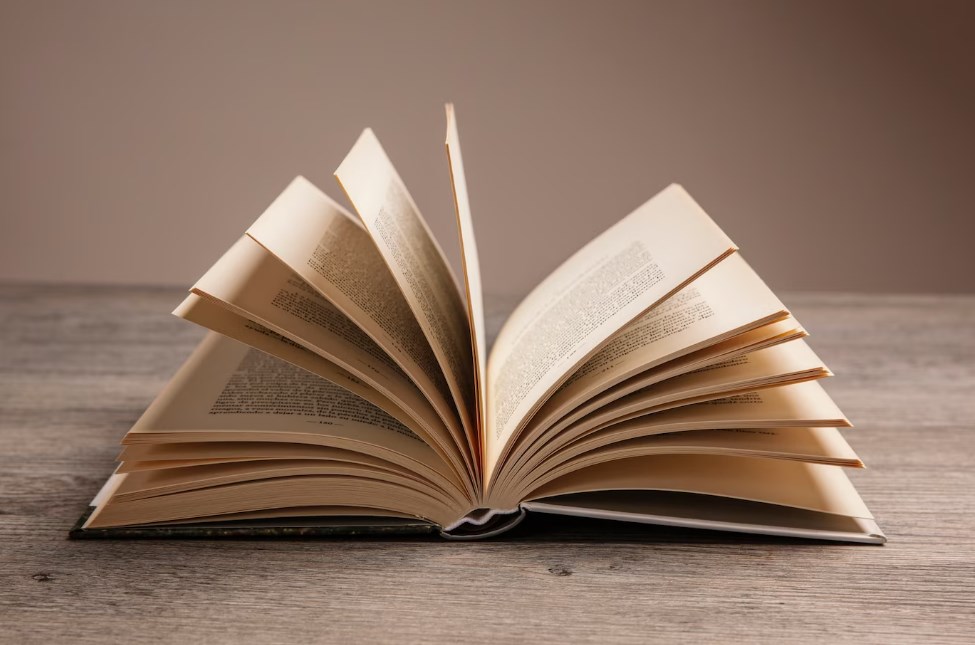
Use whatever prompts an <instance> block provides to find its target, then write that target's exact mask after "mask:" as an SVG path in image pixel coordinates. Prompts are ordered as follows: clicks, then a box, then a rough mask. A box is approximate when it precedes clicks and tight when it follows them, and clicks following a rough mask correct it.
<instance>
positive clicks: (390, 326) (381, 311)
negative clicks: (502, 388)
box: [247, 177, 469, 454]
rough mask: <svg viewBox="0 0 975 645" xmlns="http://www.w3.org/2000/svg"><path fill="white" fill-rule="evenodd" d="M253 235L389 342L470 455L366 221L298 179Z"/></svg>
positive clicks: (443, 385) (442, 382) (383, 343)
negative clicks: (365, 223) (365, 227)
mask: <svg viewBox="0 0 975 645" xmlns="http://www.w3.org/2000/svg"><path fill="white" fill-rule="evenodd" d="M247 235H248V236H250V237H251V238H253V239H254V240H255V241H257V242H258V243H259V244H261V246H263V247H264V248H266V249H267V250H268V251H270V252H271V253H272V254H273V255H274V256H275V257H277V258H278V259H279V260H280V261H281V262H283V263H284V264H285V265H286V266H287V267H288V268H289V269H291V270H292V271H294V272H295V273H296V274H298V275H299V276H301V278H302V279H303V280H305V282H307V283H308V284H310V285H311V286H312V287H314V288H315V289H316V290H317V291H318V292H319V293H320V294H322V295H323V296H324V297H325V298H326V299H328V301H329V302H331V303H333V304H334V305H335V306H336V307H338V309H339V310H340V311H342V312H343V313H344V314H345V315H346V316H348V317H349V318H350V319H351V320H353V321H354V322H355V323H356V325H358V326H359V327H360V328H361V329H362V330H363V331H364V332H365V333H366V334H368V335H369V336H370V337H371V338H372V339H373V340H374V341H375V342H376V343H377V344H378V345H379V346H380V347H382V349H383V351H385V352H386V353H387V354H388V355H389V356H390V357H391V358H392V359H393V360H394V361H395V362H396V363H397V364H398V365H399V366H400V367H401V368H402V369H403V371H404V372H406V373H407V374H408V375H409V377H410V379H411V380H412V381H413V382H414V383H416V385H417V387H418V388H419V389H420V391H421V392H423V394H424V396H426V398H427V399H428V400H429V401H430V404H431V405H432V406H433V408H434V409H435V410H436V411H437V414H438V415H439V416H440V418H441V420H442V421H443V424H444V425H446V427H447V428H448V429H450V430H451V434H452V435H453V436H454V437H455V441H456V443H457V444H458V445H459V446H461V447H462V448H463V452H464V453H465V454H466V453H467V452H469V450H468V447H467V443H468V442H467V439H466V438H465V436H464V430H463V426H462V425H461V422H460V417H459V416H458V414H457V412H456V410H455V409H454V404H453V401H452V396H451V394H450V388H449V387H448V386H447V381H446V379H445V378H444V375H443V373H442V372H441V370H440V366H439V364H438V363H437V358H436V356H434V354H433V350H432V349H431V348H430V345H429V344H428V343H427V340H426V338H425V337H424V335H423V330H421V329H420V325H419V323H418V322H417V321H416V318H415V317H414V316H413V312H412V311H411V310H410V306H409V304H408V303H407V302H406V299H405V298H404V297H403V294H402V293H401V292H400V289H399V286H398V285H397V284H396V281H395V280H394V279H393V276H392V275H391V274H390V272H389V269H388V268H387V267H386V264H385V262H384V261H383V258H382V256H381V255H380V254H379V251H378V249H377V248H376V245H375V244H374V243H373V241H372V238H371V237H370V236H369V233H367V232H366V230H365V229H364V228H363V226H362V223H361V222H360V221H359V220H358V218H356V217H355V216H354V215H353V214H352V213H349V212H348V211H347V210H345V209H344V208H342V207H341V206H340V205H338V204H337V203H335V202H334V201H332V200H331V199H330V198H329V197H328V196H327V195H325V193H323V192H322V191H320V190H319V189H318V188H316V187H315V186H314V185H312V184H311V182H309V181H308V180H306V179H304V178H303V177H298V178H296V179H295V180H294V181H292V182H291V184H290V185H289V186H288V187H287V189H285V191H284V192H282V193H281V195H280V196H279V197H278V198H277V199H276V200H275V201H274V203H272V204H271V205H270V206H269V207H268V208H267V210H266V211H265V212H264V213H263V214H262V215H261V216H260V218H258V220H257V221H256V222H254V224H252V225H251V227H250V228H248V229H247Z"/></svg>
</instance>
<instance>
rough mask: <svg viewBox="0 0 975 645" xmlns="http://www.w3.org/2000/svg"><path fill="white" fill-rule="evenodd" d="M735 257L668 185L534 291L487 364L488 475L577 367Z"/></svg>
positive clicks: (723, 237)
mask: <svg viewBox="0 0 975 645" xmlns="http://www.w3.org/2000/svg"><path fill="white" fill-rule="evenodd" d="M734 250H735V245H734V244H733V243H732V242H731V240H730V239H728V237H727V236H726V235H725V234H724V233H722V232H721V229H719V228H718V227H717V225H715V224H714V222H712V221H711V218H710V217H708V215H707V213H705V212H704V211H703V210H702V209H701V208H700V206H698V205H697V203H696V202H694V200H693V199H691V197H690V195H688V194H687V192H686V191H685V190H684V189H683V188H681V187H680V186H677V185H672V186H670V187H668V188H667V189H665V190H664V191H662V192H661V193H659V194H658V195H657V196H655V197H654V198H653V199H651V200H650V201H648V202H647V203H645V204H644V205H643V206H641V207H640V208H638V209H637V210H636V211H634V212H633V213H631V214H630V215H628V216H627V217H625V218H624V219H623V220H621V221H620V222H619V223H617V224H616V225H614V226H613V227H611V228H610V229H609V230H607V231H606V232H604V233H602V234H601V235H600V236H599V237H597V238H596V239H594V240H593V241H592V242H590V243H589V244H587V245H586V246H584V247H583V248H582V249H581V250H580V251H578V252H577V253H576V254H575V255H573V256H572V257H571V258H569V259H568V260H567V261H566V262H564V263H563V264H562V266H560V267H559V268H558V269H556V270H555V271H554V272H553V273H552V274H551V275H550V276H549V277H548V278H546V279H545V280H544V281H543V282H542V283H541V284H540V285H539V286H538V287H536V288H535V290H534V291H532V293H531V294H529V296H528V297H527V298H525V300H524V301H522V303H521V304H520V305H519V306H518V308H517V309H515V311H514V313H513V314H512V315H511V318H509V319H508V321H507V322H506V323H505V325H504V327H503V328H502V329H501V332H500V334H499V335H498V338H497V340H496V341H495V344H494V348H493V349H492V351H491V356H490V359H489V361H488V414H487V421H488V432H487V455H486V475H487V477H488V478H489V479H490V477H491V476H492V473H493V472H494V470H495V468H496V465H497V463H498V462H499V461H500V459H501V457H502V453H503V452H505V451H506V449H507V447H508V446H510V444H511V440H512V438H513V437H515V436H516V435H517V432H518V431H519V430H520V429H521V428H522V427H523V425H524V422H525V420H526V419H528V418H529V417H530V415H531V414H532V412H533V411H534V410H535V409H537V408H538V406H539V405H541V403H543V402H544V401H545V400H546V399H547V397H548V395H549V394H550V393H551V392H552V391H553V390H554V389H555V388H557V387H558V386H559V385H560V384H561V383H562V382H563V381H564V380H565V379H566V378H568V376H569V375H570V374H571V373H572V372H573V371H574V369H575V368H576V367H577V366H578V365H580V364H581V363H583V362H584V361H585V360H587V359H588V358H589V357H590V356H591V355H592V354H593V353H594V352H596V351H597V350H598V349H599V348H600V347H602V346H603V345H604V344H605V343H606V342H607V341H608V340H609V339H610V338H611V337H612V336H613V334H615V333H616V332H618V331H619V330H620V329H622V328H623V327H624V326H626V325H627V324H628V323H630V322H632V321H633V320H635V319H636V318H638V317H639V316H641V315H643V314H644V313H645V312H646V311H648V310H649V309H650V308H651V307H653V306H655V305H657V304H658V303H660V302H662V301H663V300H664V299H666V298H667V297H669V296H670V295H671V294H673V293H675V292H676V291H678V290H680V289H681V288H683V287H684V286H685V285H686V284H688V283H689V282H690V281H691V280H693V279H694V278H696V277H697V276H698V275H700V274H701V273H702V272H704V271H706V270H707V269H708V268H710V267H711V266H713V265H714V264H715V263H717V262H718V261H720V260H721V259H723V258H725V257H727V256H728V255H729V254H730V253H732V252H734Z"/></svg>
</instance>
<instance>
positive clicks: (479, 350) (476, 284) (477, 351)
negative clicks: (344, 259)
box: [446, 103, 487, 446]
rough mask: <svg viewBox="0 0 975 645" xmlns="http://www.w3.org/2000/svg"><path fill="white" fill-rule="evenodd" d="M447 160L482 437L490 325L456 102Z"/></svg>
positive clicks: (449, 107) (449, 110)
mask: <svg viewBox="0 0 975 645" xmlns="http://www.w3.org/2000/svg"><path fill="white" fill-rule="evenodd" d="M446 145H447V161H448V163H449V164H450V180H451V183H452V185H453V189H454V206H455V208H456V211H457V231H458V233H459V235H460V252H461V258H462V260H463V262H464V283H465V285H466V292H467V314H468V318H469V319H470V326H471V338H472V341H473V342H472V347H473V352H474V382H475V386H476V394H477V415H476V419H477V424H476V425H477V429H478V432H479V434H480V435H481V439H482V446H483V431H484V410H485V408H486V407H487V329H486V327H485V323H484V295H483V292H482V290H481V264H480V259H479V258H478V255H477V242H476V240H475V239H474V220H473V218H472V216H471V205H470V198H469V197H468V193H467V177H466V175H465V174H464V160H463V157H462V156H461V151H460V134H459V133H458V131H457V118H456V115H455V114H454V106H453V104H450V103H448V104H447V144H446Z"/></svg>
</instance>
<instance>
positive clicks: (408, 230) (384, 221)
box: [335, 129, 479, 445]
mask: <svg viewBox="0 0 975 645" xmlns="http://www.w3.org/2000/svg"><path fill="white" fill-rule="evenodd" d="M335 177H336V179H338V181H339V183H340V184H341V185H342V188H343V189H344V190H345V192H346V194H347V195H348V196H349V199H350V200H351V201H352V204H353V206H355V209H356V211H357V212H358V213H359V217H360V218H361V219H362V222H363V224H365V226H366V229H367V230H368V231H369V233H370V234H371V235H372V239H373V241H374V242H375V244H376V247H377V248H378V249H379V253H380V255H382V257H383V259H384V260H385V262H386V265H387V266H388V267H389V270H390V273H392V275H393V278H394V279H395V280H396V283H397V284H398V285H399V287H400V290H401V291H402V293H403V296H404V297H405V298H406V301H407V302H408V303H409V305H410V309H412V311H413V315H414V316H415V317H416V320H417V321H418V322H419V323H420V328H421V329H422V330H423V334H424V336H426V339H427V341H428V342H429V343H430V347H431V348H432V349H433V353H434V355H435V356H436V357H437V361H438V363H439V364H440V367H441V369H442V370H443V373H444V376H445V377H446V379H447V384H448V385H449V386H450V391H451V393H452V394H453V398H454V402H455V405H456V407H457V410H458V413H459V414H460V416H461V420H462V421H463V423H464V428H465V430H466V431H467V436H468V438H469V441H470V442H471V443H472V444H475V445H476V443H477V442H478V441H479V440H478V439H477V436H476V433H475V432H474V420H473V413H474V408H475V404H474V388H473V386H472V384H473V383H474V357H473V352H472V349H471V332H470V323H469V321H468V318H467V307H466V306H465V305H464V302H463V300H462V299H461V296H460V292H459V291H458V289H457V283H456V281H455V280H454V278H453V275H452V274H451V271H450V267H449V266H448V265H447V261H446V259H445V258H444V255H443V251H442V250H441V249H440V247H439V246H438V245H437V243H436V241H435V240H434V239H433V235H432V234H431V233H430V229H429V227H427V224H426V222H425V221H424V219H423V216H422V215H421V214H420V211H419V209H418V208H417V206H416V204H415V203H414V201H413V198H412V197H411V196H410V194H409V192H407V190H406V186H405V185H404V184H403V180H402V179H400V177H399V174H397V172H396V169H395V168H393V164H392V162H390V160H389V157H387V156H386V152H385V151H384V150H383V148H382V146H381V145H380V143H379V140H378V139H377V138H376V135H375V134H373V132H372V130H369V129H367V130H365V131H364V132H363V133H362V135H361V136H360V137H359V140H358V141H356V143H355V145H354V146H353V147H352V150H350V151H349V154H348V155H347V156H346V157H345V160H343V161H342V164H341V165H340V166H339V167H338V169H337V170H336V171H335Z"/></svg>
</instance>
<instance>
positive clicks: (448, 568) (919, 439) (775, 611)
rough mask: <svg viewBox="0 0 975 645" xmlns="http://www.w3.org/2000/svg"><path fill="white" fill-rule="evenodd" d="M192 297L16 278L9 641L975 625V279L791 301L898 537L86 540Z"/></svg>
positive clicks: (191, 337) (5, 414) (615, 528)
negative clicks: (944, 289)
mask: <svg viewBox="0 0 975 645" xmlns="http://www.w3.org/2000/svg"><path fill="white" fill-rule="evenodd" d="M181 297H182V292H181V291H180V290H176V289H148V288H114V287H79V286H70V287H67V286H65V287H62V286H51V285H46V286H38V285H17V284H14V285H0V641H3V642H40V641H46V642H50V641H60V640H67V639H68V638H70V639H71V641H73V642H76V643H83V642H104V641H105V640H112V641H122V642H127V643H149V642H154V643H158V642H177V641H181V640H184V641H185V640H190V641H193V642H196V641H204V640H205V641H207V642H226V641H233V640H240V639H247V640H248V641H249V642H290V641H294V640H323V639H328V640H339V641H362V640H377V641H397V642H399V641H404V640H405V641H430V642H434V641H440V642H450V641H455V640H458V639H459V638H461V637H463V638H465V639H471V640H472V641H474V642H485V641H497V642H508V641H520V640H523V639H526V638H530V639H531V640H533V641H537V642H553V643H555V642H564V641H565V640H567V639H572V640H579V641H593V642H605V641H613V642H624V643H625V642H634V643H636V642H641V643H642V642H646V641H647V640H650V639H651V638H652V639H656V640H666V641H699V640H708V641H714V640H718V641H727V640H733V639H748V640H768V641H789V642H810V643H812V642H817V643H821V642H824V641H828V642H852V641H859V642H864V641H865V642H904V643H913V642H918V641H920V640H924V641H928V642H971V641H972V634H975V537H973V533H975V469H973V468H972V467H971V463H972V457H973V456H975V443H973V437H975V435H973V432H975V297H970V296H863V295H838V294H792V295H787V296H786V298H785V300H786V302H787V304H790V305H791V306H792V307H793V310H794V312H795V313H796V315H797V316H798V318H799V319H800V320H801V321H802V322H803V323H804V324H805V325H806V326H807V328H808V329H809V330H810V331H811V332H812V334H813V336H812V338H811V344H812V346H813V347H814V348H815V349H816V351H817V352H818V353H819V354H820V355H821V356H822V357H823V359H824V360H825V361H826V362H827V363H828V364H829V365H830V366H831V367H832V368H833V369H834V371H835V372H837V374H838V377H837V378H835V379H832V380H831V381H830V382H829V383H827V388H828V389H829V391H830V393H831V394H833V396H834V397H835V398H836V400H837V401H838V402H839V404H840V405H841V407H842V408H843V409H844V411H845V412H846V413H847V414H848V415H849V416H850V418H851V419H852V420H853V421H854V423H855V424H856V426H857V427H856V428H854V429H852V430H850V431H849V432H847V436H848V437H849V440H850V443H851V444H852V445H853V446H854V447H855V448H856V449H857V451H858V452H859V453H860V455H861V456H862V457H863V458H864V459H865V460H866V461H867V464H868V466H869V468H868V469H867V470H865V471H862V472H855V473H853V478H854V481H855V483H856V484H857V487H858V488H859V490H860V491H861V493H862V494H863V496H864V498H865V499H866V501H867V503H868V504H869V505H870V507H871V509H872V510H873V511H874V513H875V514H876V516H877V518H878V521H879V522H880V523H881V525H882V526H883V528H884V529H885V530H886V531H887V533H888V535H889V537H890V542H889V543H888V544H887V546H884V547H862V546H846V545H835V544H823V543H813V542H803V541H798V540H784V539H773V538H760V537H742V536H738V535H726V534H718V533H710V532H704V531H691V530H678V529H669V528H658V527H648V526H628V525H624V524H616V523H604V522H595V521H589V522H586V521H575V520H570V519H561V518H547V519H543V518H532V519H530V520H529V521H528V522H527V523H526V524H525V525H523V526H522V527H520V528H519V529H518V530H517V531H516V532H514V533H513V534H511V535H509V536H508V537H506V538H504V539H500V540H494V541H488V542H481V543H445V542H442V541H438V540H361V541H327V540H317V541H300V540H293V541H231V542H227V541H225V542H218V541H185V542H166V541H129V542H126V541H106V542H71V541H68V540H67V539H66V538H65V536H66V531H67V529H68V528H69V527H70V526H71V524H72V523H73V522H74V520H75V519H76V517H77V516H78V515H79V514H80V513H81V511H82V510H83V508H84V507H85V505H86V504H87V503H88V501H89V500H90V499H91V497H92V496H93V494H94V493H95V491H96V490H97V489H98V487H99V486H100V485H101V483H102V481H103V480H104V479H105V477H106V476H107V475H108V473H109V472H110V471H111V469H112V467H113V460H114V457H115V455H116V452H117V446H118V441H119V439H120V438H121V437H122V435H123V434H124V433H125V431H126V430H127V429H128V427H129V425H130V424H131V423H132V422H133V421H134V420H135V419H136V418H137V417H138V416H139V414H140V413H141V412H142V410H143V409H144V408H145V406H146V405H148V403H149V402H150V401H151V400H152V398H153V397H154V396H155V395H156V393H157V392H158V391H159V390H160V388H162V386H163V385H164V383H165V382H166V380H167V379H168V378H169V377H170V376H171V375H172V373H173V372H174V371H175V370H176V368H177V367H178V366H179V364H180V363H181V362H182V360H183V359H184V358H185V357H186V356H187V354H188V353H189V351H190V350H191V348H192V347H193V345H194V344H195V343H196V342H197V341H198V340H199V339H200V338H201V337H202V332H201V331H200V330H199V329H196V328H194V327H193V326H192V325H188V324H187V323H185V322H183V321H179V320H177V319H175V318H173V317H172V316H170V315H169V314H168V312H169V311H170V310H171V309H172V308H173V307H174V306H175V305H176V304H177V303H178V302H179V300H180V298H181ZM511 304H512V303H511V301H510V299H494V300H493V307H492V321H493V323H494V327H495V328H496V327H497V321H498V320H500V318H501V317H503V312H504V311H506V310H507V309H509V308H510V305H511Z"/></svg>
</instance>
